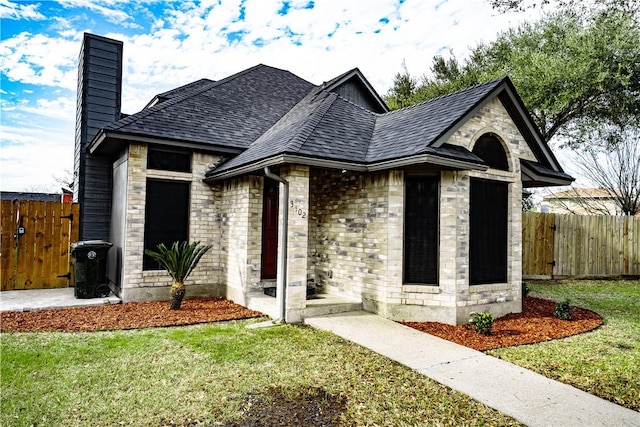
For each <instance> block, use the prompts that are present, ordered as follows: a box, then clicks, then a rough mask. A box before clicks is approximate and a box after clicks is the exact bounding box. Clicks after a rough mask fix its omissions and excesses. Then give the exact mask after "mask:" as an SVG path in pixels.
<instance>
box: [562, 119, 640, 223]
mask: <svg viewBox="0 0 640 427" xmlns="http://www.w3.org/2000/svg"><path fill="white" fill-rule="evenodd" d="M593 137H594V138H605V143H604V144H603V143H594V144H591V145H588V146H585V148H584V149H582V150H580V151H577V152H575V154H574V161H575V164H576V166H577V167H578V168H579V169H580V171H581V173H582V175H583V176H584V177H585V178H586V179H588V180H589V181H590V182H591V183H593V184H594V185H595V186H596V187H597V188H599V189H600V190H601V191H604V192H606V193H607V195H608V196H609V197H610V198H611V199H612V200H613V202H614V203H615V205H616V207H617V210H618V211H619V212H620V213H621V214H622V215H630V216H633V215H636V214H639V213H640V127H625V128H623V129H613V130H611V129H606V128H605V129H602V128H601V129H598V130H597V131H595V132H594V133H593ZM614 140H615V141H614ZM612 143H613V145H610V144H612ZM576 200H578V199H576ZM581 200H582V201H581V203H583V204H585V207H590V208H591V209H592V210H593V209H598V208H599V204H598V202H597V200H596V199H595V198H592V199H590V198H588V197H587V198H581Z"/></svg>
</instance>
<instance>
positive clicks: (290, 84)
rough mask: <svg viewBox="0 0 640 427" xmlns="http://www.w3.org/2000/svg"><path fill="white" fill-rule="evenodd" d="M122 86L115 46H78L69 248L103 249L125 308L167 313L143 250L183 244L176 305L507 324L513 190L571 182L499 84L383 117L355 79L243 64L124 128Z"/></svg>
mask: <svg viewBox="0 0 640 427" xmlns="http://www.w3.org/2000/svg"><path fill="white" fill-rule="evenodd" d="M121 74H122V43H121V42H117V41H114V40H110V39H106V38H103V37H99V36H94V35H91V34H85V38H84V43H83V47H82V50H81V53H80V65H79V87H78V106H79V112H78V115H77V117H78V119H77V120H78V125H77V131H76V135H77V140H76V176H77V178H78V182H77V185H76V199H77V200H79V201H80V202H81V203H82V205H81V206H82V212H83V214H82V218H81V238H82V239H83V240H85V239H105V240H109V241H111V242H112V243H113V245H114V247H113V248H112V250H111V251H110V258H109V267H108V270H109V279H110V282H111V286H112V289H113V290H114V292H115V293H116V294H118V295H119V296H120V297H122V298H123V300H124V301H140V300H157V299H168V288H169V285H170V279H169V277H168V275H167V274H166V273H165V272H164V271H160V270H158V269H157V265H154V264H153V262H152V260H150V259H147V258H146V257H145V256H144V249H145V248H155V245H156V244H157V243H159V242H168V243H170V242H173V241H175V240H187V239H188V240H192V241H193V240H200V241H203V242H206V243H209V244H213V245H214V246H213V248H212V250H211V251H209V252H208V253H207V255H206V256H205V258H203V260H202V261H201V263H200V265H199V266H198V268H197V269H196V271H194V273H193V274H192V276H191V277H190V280H189V282H188V283H190V286H188V287H187V289H188V296H189V295H190V296H224V297H226V298H229V299H231V300H233V301H235V302H238V303H240V304H242V305H245V306H248V307H250V308H256V309H258V310H261V311H263V312H265V313H267V314H269V315H271V316H273V317H276V318H278V317H280V318H282V317H284V318H285V319H286V320H287V321H290V322H297V321H300V320H301V319H303V318H304V317H305V316H308V315H311V314H312V313H318V311H317V307H318V306H317V304H318V301H322V300H326V301H336V300H339V301H343V302H351V303H353V304H356V305H357V306H358V307H363V308H364V309H365V310H368V311H371V312H375V313H378V314H379V315H381V316H384V317H387V318H390V319H395V320H413V321H427V320H428V321H440V322H444V323H450V324H456V323H466V321H467V320H468V316H469V313H470V312H471V311H484V310H490V311H491V312H492V313H493V314H494V315H495V316H500V315H503V314H506V313H509V312H519V311H521V305H522V295H521V255H522V254H521V195H522V190H523V188H525V187H534V186H549V185H567V184H568V183H570V182H571V181H572V178H571V177H570V176H568V175H567V174H565V173H564V172H563V170H562V168H561V166H560V165H559V163H558V161H557V160H556V158H555V157H554V155H553V153H552V152H551V151H550V149H549V147H548V146H547V145H546V144H545V143H544V141H543V140H542V139H541V137H540V134H539V133H538V131H537V130H536V128H535V126H534V125H533V124H532V122H531V120H530V117H529V115H528V113H527V111H526V109H525V107H524V106H523V104H522V101H521V99H520V98H519V96H518V95H517V93H516V91H515V88H514V87H513V84H512V83H511V81H510V80H509V79H508V78H507V77H505V78H502V79H497V80H494V81H491V82H488V83H485V84H481V85H478V86H474V87H472V88H469V89H467V90H463V91H460V92H457V93H454V94H451V95H448V96H444V97H441V98H437V99H434V100H431V101H428V102H425V103H422V104H418V105H414V106H411V107H408V108H404V109H401V110H397V111H388V108H387V106H386V105H385V103H384V101H383V100H382V98H381V97H380V96H379V95H378V94H377V93H376V92H375V90H374V89H373V88H372V87H371V85H370V84H369V82H368V81H367V80H366V78H365V77H364V76H363V75H362V73H361V72H360V71H359V70H358V69H354V70H351V71H348V72H346V73H345V74H343V75H341V76H338V77H336V78H334V79H332V80H329V81H327V82H325V83H323V84H322V85H320V86H316V85H314V84H311V83H309V82H307V81H305V80H303V79H301V78H300V77H297V76H295V75H293V74H292V73H290V72H288V71H284V70H279V69H276V68H272V67H269V66H265V65H258V66H255V67H252V68H249V69H247V70H244V71H241V72H239V73H237V74H234V75H232V76H229V77H227V78H225V79H222V80H220V81H212V80H207V79H203V80H199V81H196V82H194V83H191V84H188V85H186V86H181V87H179V88H177V89H174V90H172V91H169V92H165V93H163V94H160V95H157V96H156V97H155V98H154V99H153V100H152V101H151V102H150V103H149V104H148V105H147V106H146V107H145V108H144V109H143V110H142V111H140V112H138V113H135V114H133V115H130V116H123V115H121V114H120V93H121V86H122V85H121ZM274 287H275V289H276V295H277V298H272V297H271V296H267V295H265V288H266V289H268V290H273V288H274ZM309 288H313V289H314V291H315V294H316V297H315V299H308V293H309V290H308V289H309ZM267 293H270V294H273V291H270V292H267ZM314 310H315V311H314Z"/></svg>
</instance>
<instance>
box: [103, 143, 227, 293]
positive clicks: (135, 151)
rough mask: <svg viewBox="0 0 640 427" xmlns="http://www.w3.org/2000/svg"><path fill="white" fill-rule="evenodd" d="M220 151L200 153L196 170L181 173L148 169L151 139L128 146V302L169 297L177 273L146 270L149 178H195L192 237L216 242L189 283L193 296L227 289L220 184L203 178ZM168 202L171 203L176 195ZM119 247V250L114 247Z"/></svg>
mask: <svg viewBox="0 0 640 427" xmlns="http://www.w3.org/2000/svg"><path fill="white" fill-rule="evenodd" d="M217 160H218V157H217V156H212V155H209V154H202V153H194V154H193V157H192V172H191V173H180V172H169V171H159V170H147V146H146V144H133V143H132V144H130V145H129V148H128V159H127V161H126V164H127V182H126V196H125V197H126V204H125V208H124V210H125V212H124V215H125V218H126V221H125V224H124V227H125V230H124V242H125V243H124V247H123V248H120V249H121V251H122V254H123V255H122V256H123V262H122V276H121V278H122V279H121V280H122V283H121V293H122V295H121V296H122V298H123V300H125V301H151V300H164V299H168V298H169V287H170V285H171V278H170V277H169V275H168V274H167V273H166V272H165V271H163V270H162V271H143V268H142V259H143V254H144V218H145V200H146V180H147V178H160V179H167V180H178V181H189V182H191V208H190V209H191V210H190V216H189V222H190V224H189V239H190V240H191V241H196V240H200V241H202V242H203V243H207V244H213V245H214V246H213V248H212V249H211V250H209V252H207V254H205V256H204V257H203V258H202V259H201V260H200V263H199V264H198V267H196V269H195V270H194V271H193V273H192V274H191V276H189V279H188V280H187V281H186V284H187V297H190V296H215V295H220V294H221V291H222V288H221V287H220V283H221V279H222V277H221V273H222V267H223V265H222V264H221V260H220V255H219V254H220V251H221V245H220V242H221V239H220V235H221V228H220V215H218V214H217V213H216V210H215V208H214V206H215V200H216V197H215V193H214V189H212V188H211V187H210V186H208V185H206V184H205V183H203V182H202V177H203V176H204V173H205V171H206V170H207V169H208V167H209V165H210V164H213V163H215V162H216V161H217ZM167 203H171V199H170V195H168V197H167ZM112 250H113V249H112Z"/></svg>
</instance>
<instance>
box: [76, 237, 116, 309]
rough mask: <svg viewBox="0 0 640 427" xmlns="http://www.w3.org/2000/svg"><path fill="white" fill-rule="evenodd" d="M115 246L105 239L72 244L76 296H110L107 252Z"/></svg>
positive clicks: (80, 297)
mask: <svg viewBox="0 0 640 427" xmlns="http://www.w3.org/2000/svg"><path fill="white" fill-rule="evenodd" d="M111 246H113V244H112V243H109V242H105V241H104V240H85V241H81V242H75V243H72V244H71V256H72V257H73V274H74V281H73V284H74V286H75V289H74V291H73V293H74V295H75V297H76V298H79V299H86V298H104V297H107V296H109V293H110V292H111V289H109V284H108V283H109V281H108V279H107V252H109V248H111Z"/></svg>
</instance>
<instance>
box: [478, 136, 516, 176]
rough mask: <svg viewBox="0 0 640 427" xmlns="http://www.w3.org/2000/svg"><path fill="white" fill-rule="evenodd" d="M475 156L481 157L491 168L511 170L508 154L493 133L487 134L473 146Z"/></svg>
mask: <svg viewBox="0 0 640 427" xmlns="http://www.w3.org/2000/svg"><path fill="white" fill-rule="evenodd" d="M473 154H475V155H476V156H478V157H480V158H481V159H482V160H484V162H485V163H486V164H487V165H488V166H489V167H491V168H494V169H502V170H505V171H508V170H509V162H508V161H507V153H505V151H504V147H503V146H502V143H500V141H499V140H498V138H497V137H496V136H495V135H494V134H492V133H485V134H484V135H482V136H481V137H480V139H478V140H477V141H476V145H474V146H473Z"/></svg>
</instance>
